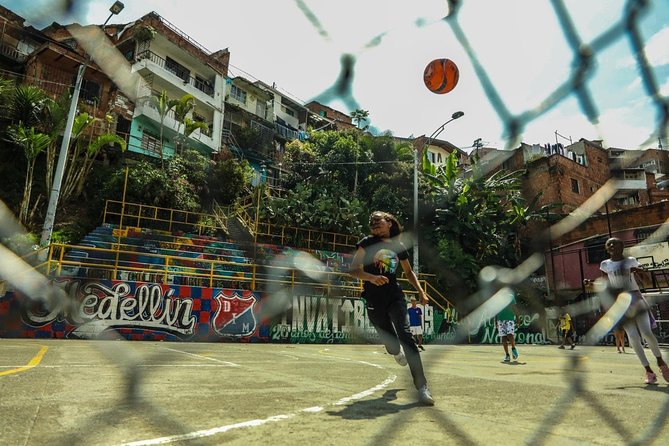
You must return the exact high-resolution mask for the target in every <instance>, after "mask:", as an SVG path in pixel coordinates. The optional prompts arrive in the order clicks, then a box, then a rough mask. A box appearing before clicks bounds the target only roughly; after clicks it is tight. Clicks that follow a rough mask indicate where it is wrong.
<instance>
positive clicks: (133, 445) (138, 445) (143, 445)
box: [121, 349, 397, 446]
mask: <svg viewBox="0 0 669 446" xmlns="http://www.w3.org/2000/svg"><path fill="white" fill-rule="evenodd" d="M327 350H328V349H325V351H327ZM336 358H339V359H344V360H346V361H351V362H357V363H360V364H365V365H369V366H372V367H376V368H379V369H383V367H382V366H380V365H378V364H372V363H371V362H366V361H357V360H355V359H348V358H342V357H336ZM396 379H397V375H390V376H388V378H386V380H385V381H383V382H382V383H381V384H379V385H376V386H374V387H371V388H369V389H367V390H363V391H362V392H359V393H356V394H354V395H351V396H348V397H345V398H342V399H340V400H337V401H335V402H333V403H330V404H329V405H331V406H341V405H343V404H346V403H349V402H351V401H354V400H359V399H361V398H364V397H366V396H369V395H371V394H373V393H374V392H377V391H379V390H382V389H384V388H386V387H388V386H389V385H390V384H392V383H393V382H395V380H396ZM326 406H328V405H326ZM324 409H325V407H323V406H313V407H307V408H305V409H300V410H298V411H297V412H291V413H288V414H282V415H274V416H271V417H268V418H264V419H262V420H250V421H242V422H241V423H235V424H228V425H227V426H219V427H214V428H211V429H204V430H199V431H194V432H189V433H187V434H181V435H172V436H168V437H160V438H152V439H149V440H139V441H133V442H130V443H123V445H121V446H148V445H154V444H166V443H172V442H175V441H181V440H193V439H198V438H204V437H210V436H212V435H216V434H220V433H223V432H227V431H230V430H233V429H239V428H244V427H257V426H262V425H264V424H268V423H274V422H277V421H283V420H287V419H290V418H293V417H295V416H297V415H300V414H303V413H318V412H321V411H323V410H324Z"/></svg>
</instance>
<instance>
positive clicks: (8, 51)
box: [0, 43, 28, 62]
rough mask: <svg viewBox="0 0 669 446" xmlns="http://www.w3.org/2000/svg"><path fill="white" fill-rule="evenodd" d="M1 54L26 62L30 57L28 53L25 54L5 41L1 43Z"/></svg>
mask: <svg viewBox="0 0 669 446" xmlns="http://www.w3.org/2000/svg"><path fill="white" fill-rule="evenodd" d="M0 54H2V55H3V56H5V57H8V58H10V59H12V60H15V61H17V62H25V60H26V59H27V58H28V56H27V55H26V54H23V53H21V52H20V51H19V50H17V49H16V48H14V47H12V46H9V45H6V44H4V43H2V44H0Z"/></svg>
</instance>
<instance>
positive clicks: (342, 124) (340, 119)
mask: <svg viewBox="0 0 669 446" xmlns="http://www.w3.org/2000/svg"><path fill="white" fill-rule="evenodd" d="M305 107H307V109H308V110H310V111H311V112H313V113H314V114H315V115H317V116H320V117H322V118H325V119H326V120H328V121H329V122H331V123H333V124H334V126H333V127H334V128H332V130H335V129H336V130H346V129H355V128H356V126H355V124H353V120H352V119H351V117H350V116H349V115H347V114H346V113H343V112H340V111H339V110H335V109H334V108H331V107H328V106H327V105H323V104H321V103H320V102H317V101H311V102H309V103H308V104H306V105H305ZM326 128H327V126H326Z"/></svg>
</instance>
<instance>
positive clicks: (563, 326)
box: [558, 307, 576, 350]
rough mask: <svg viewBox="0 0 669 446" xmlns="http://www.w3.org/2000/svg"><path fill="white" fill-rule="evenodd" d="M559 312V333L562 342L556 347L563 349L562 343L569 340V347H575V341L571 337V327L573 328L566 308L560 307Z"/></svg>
mask: <svg viewBox="0 0 669 446" xmlns="http://www.w3.org/2000/svg"><path fill="white" fill-rule="evenodd" d="M561 313H562V314H560V333H561V334H562V343H561V344H560V346H559V347H558V348H561V349H564V345H565V344H566V343H567V342H569V344H570V345H571V349H572V350H573V349H574V348H576V343H575V342H574V340H573V339H572V338H571V333H572V329H573V328H574V326H573V324H572V322H571V316H569V313H567V309H566V308H564V307H562V310H561Z"/></svg>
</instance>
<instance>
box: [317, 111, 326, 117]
mask: <svg viewBox="0 0 669 446" xmlns="http://www.w3.org/2000/svg"><path fill="white" fill-rule="evenodd" d="M318 116H322V117H324V118H325V117H326V116H327V114H326V113H325V110H321V111H319V112H318Z"/></svg>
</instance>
